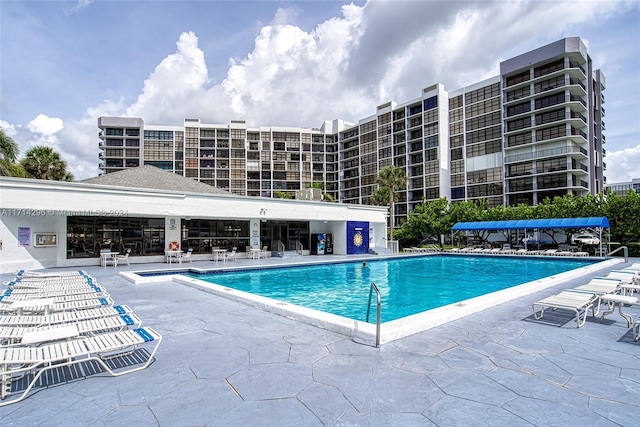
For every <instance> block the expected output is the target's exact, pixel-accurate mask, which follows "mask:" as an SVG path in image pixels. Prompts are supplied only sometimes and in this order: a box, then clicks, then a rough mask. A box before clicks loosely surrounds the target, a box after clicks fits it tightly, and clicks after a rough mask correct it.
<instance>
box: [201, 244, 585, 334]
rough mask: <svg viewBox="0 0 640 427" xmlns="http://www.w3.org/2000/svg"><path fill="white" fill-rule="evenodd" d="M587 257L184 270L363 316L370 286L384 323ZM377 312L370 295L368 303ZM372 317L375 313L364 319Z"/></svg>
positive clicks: (207, 279)
mask: <svg viewBox="0 0 640 427" xmlns="http://www.w3.org/2000/svg"><path fill="white" fill-rule="evenodd" d="M593 263H594V261H589V260H569V259H551V258H533V257H531V258H529V257H527V258H520V257H518V258H512V257H509V258H506V257H489V256H481V257H479V256H475V257H474V256H420V257H409V258H396V259H389V260H374V261H367V263H366V267H365V266H363V263H362V262H344V263H338V264H322V265H313V266H300V267H288V268H276V269H260V270H244V271H237V272H215V273H208V274H195V273H189V274H188V276H190V277H192V278H196V279H199V280H202V281H205V282H208V283H214V284H217V285H221V286H224V287H227V288H232V289H237V290H240V291H244V292H249V293H251V294H255V295H261V296H263V297H267V298H272V299H274V300H278V301H284V302H287V303H290V304H295V305H299V306H302V307H307V308H311V309H314V310H319V311H322V312H325V313H332V314H335V315H338V316H343V317H346V318H348V319H352V320H356V321H365V319H366V315H367V308H368V305H367V303H368V298H369V291H370V285H371V283H372V282H373V283H375V284H376V286H377V287H378V289H379V290H380V293H381V301H382V307H383V309H382V316H381V320H382V322H389V321H393V320H397V319H401V318H404V317H407V316H411V315H414V314H417V313H421V312H424V311H427V310H431V309H434V308H437V307H442V306H445V305H449V304H454V303H458V302H461V301H464V300H468V299H470V298H474V297H478V296H481V295H485V294H488V293H491V292H495V291H499V290H502V289H506V288H510V287H513V286H516V285H519V284H522V283H525V282H530V281H534V280H537V279H541V278H544V277H548V276H553V275H556V274H558V273H563V272H567V271H570V270H574V269H577V268H581V267H585V266H588V265H591V264H593ZM372 309H373V310H374V311H373V312H374V313H375V300H374V307H372ZM370 321H373V322H375V315H372V316H370Z"/></svg>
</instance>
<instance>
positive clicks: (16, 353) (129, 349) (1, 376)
mask: <svg viewBox="0 0 640 427" xmlns="http://www.w3.org/2000/svg"><path fill="white" fill-rule="evenodd" d="M61 329H62V328H61ZM64 330H65V332H66V331H67V330H69V331H71V333H73V331H72V330H73V327H72V326H69V327H65V328H64ZM161 342H162V336H161V335H160V334H159V333H158V332H156V331H155V330H154V329H152V328H150V327H144V328H137V329H127V330H124V331H117V332H109V333H104V334H99V335H95V336H91V337H77V338H72V339H60V340H58V341H51V342H45V343H39V345H24V344H22V345H16V346H4V347H0V398H1V399H2V400H0V407H1V406H6V405H9V404H12V403H16V402H19V401H21V400H23V399H24V398H25V397H27V395H28V394H29V392H30V391H31V389H32V388H33V387H34V386H35V385H36V384H38V382H39V380H40V378H41V377H43V375H45V374H46V373H47V372H48V371H50V370H54V369H58V368H64V367H66V366H72V365H76V364H82V363H88V362H96V363H98V364H99V365H100V366H101V367H102V369H104V372H106V373H108V374H110V375H112V376H120V375H125V374H130V373H132V372H136V371H140V370H142V369H145V368H147V367H148V366H149V365H150V364H151V363H152V362H153V360H154V358H155V354H156V352H157V350H158V347H159V346H160V343H161ZM140 346H150V347H151V346H152V349H151V351H150V352H149V353H148V357H146V359H144V361H142V362H141V363H138V364H135V365H127V364H124V366H123V364H119V363H115V361H113V362H112V360H113V359H116V358H118V357H119V356H124V355H127V354H131V353H133V352H135V351H136V350H137V349H138V348H139V347H140ZM84 375H87V374H84ZM18 380H24V381H26V382H28V383H27V385H26V387H25V388H24V389H21V390H17V389H16V390H15V391H14V390H13V389H12V384H14V383H15V382H16V381H18Z"/></svg>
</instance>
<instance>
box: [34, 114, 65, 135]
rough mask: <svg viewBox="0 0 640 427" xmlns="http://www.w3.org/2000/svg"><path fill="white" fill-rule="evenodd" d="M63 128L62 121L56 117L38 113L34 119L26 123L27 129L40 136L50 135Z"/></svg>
mask: <svg viewBox="0 0 640 427" xmlns="http://www.w3.org/2000/svg"><path fill="white" fill-rule="evenodd" d="M63 128H64V122H63V121H62V119H60V118H58V117H49V116H47V115H44V114H38V115H37V116H36V118H35V119H33V120H31V121H30V122H29V123H28V124H27V129H29V130H30V131H31V132H33V133H38V134H40V135H42V136H52V135H55V134H56V133H58V132H60V131H61V130H62V129H63Z"/></svg>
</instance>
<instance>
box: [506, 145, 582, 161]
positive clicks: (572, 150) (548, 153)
mask: <svg viewBox="0 0 640 427" xmlns="http://www.w3.org/2000/svg"><path fill="white" fill-rule="evenodd" d="M560 155H570V156H572V157H575V156H576V155H577V157H580V158H586V157H587V150H585V149H584V148H582V147H558V148H552V149H549V150H540V151H535V152H532V153H522V154H514V155H511V156H505V157H504V162H505V164H506V163H519V162H525V161H528V160H537V159H543V158H545V157H555V156H560Z"/></svg>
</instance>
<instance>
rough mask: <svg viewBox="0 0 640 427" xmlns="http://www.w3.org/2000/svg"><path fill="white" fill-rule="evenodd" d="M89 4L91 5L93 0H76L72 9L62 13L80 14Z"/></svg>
mask: <svg viewBox="0 0 640 427" xmlns="http://www.w3.org/2000/svg"><path fill="white" fill-rule="evenodd" d="M91 3H93V0H78V1H77V2H76V4H75V5H74V6H73V7H71V8H68V9H65V11H64V13H65V15H73V14H75V13H80V12H81V11H82V9H84V8H86V7H88V6H89V5H90V4H91Z"/></svg>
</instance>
